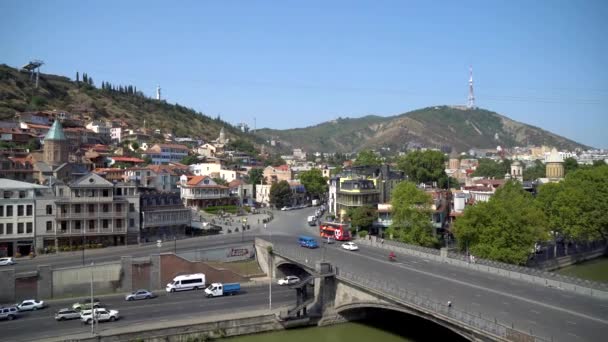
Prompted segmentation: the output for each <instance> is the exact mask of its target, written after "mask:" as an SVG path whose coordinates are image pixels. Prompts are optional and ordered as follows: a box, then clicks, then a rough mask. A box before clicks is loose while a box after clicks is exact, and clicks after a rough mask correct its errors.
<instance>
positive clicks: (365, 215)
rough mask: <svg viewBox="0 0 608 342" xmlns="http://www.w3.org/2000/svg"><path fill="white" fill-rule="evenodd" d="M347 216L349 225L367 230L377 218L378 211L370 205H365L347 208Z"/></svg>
mask: <svg viewBox="0 0 608 342" xmlns="http://www.w3.org/2000/svg"><path fill="white" fill-rule="evenodd" d="M347 216H348V217H349V218H350V224H351V226H353V227H356V228H359V229H362V230H366V231H369V229H370V228H371V227H372V224H373V223H374V221H375V220H376V218H378V211H377V210H376V208H374V207H372V206H370V205H365V206H362V207H356V208H352V209H350V210H348V212H347Z"/></svg>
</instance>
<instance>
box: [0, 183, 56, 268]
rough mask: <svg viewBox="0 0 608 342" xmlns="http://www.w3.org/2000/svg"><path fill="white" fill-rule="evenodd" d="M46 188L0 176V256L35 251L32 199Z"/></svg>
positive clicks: (34, 212)
mask: <svg viewBox="0 0 608 342" xmlns="http://www.w3.org/2000/svg"><path fill="white" fill-rule="evenodd" d="M47 190H48V187H45V186H42V185H36V184H32V183H26V182H20V181H15V180H12V179H0V193H1V196H0V257H4V256H10V257H16V256H21V255H29V254H30V253H35V251H36V241H35V234H36V232H35V229H34V227H35V226H36V198H37V197H41V196H43V195H44V192H45V191H47Z"/></svg>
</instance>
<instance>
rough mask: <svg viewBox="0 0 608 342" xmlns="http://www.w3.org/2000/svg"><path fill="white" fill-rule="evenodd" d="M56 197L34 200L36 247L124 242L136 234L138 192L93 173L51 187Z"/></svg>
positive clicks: (137, 227) (137, 234)
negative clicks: (35, 202)
mask: <svg viewBox="0 0 608 342" xmlns="http://www.w3.org/2000/svg"><path fill="white" fill-rule="evenodd" d="M53 190H54V194H55V196H53V197H49V198H42V199H40V200H38V201H37V204H36V215H37V216H38V217H39V219H38V220H37V224H36V240H37V246H40V247H42V248H44V247H48V246H52V247H55V248H57V247H60V246H72V245H82V244H83V243H84V244H92V243H94V244H103V245H110V246H116V245H124V244H127V243H128V242H129V243H136V242H137V238H138V236H139V226H140V224H139V215H140V210H139V192H138V189H137V187H136V186H135V185H130V184H125V183H116V184H114V183H112V182H110V181H108V180H106V179H104V178H103V177H101V176H100V175H97V174H95V173H89V174H86V175H84V176H82V177H80V178H79V179H77V180H75V181H72V182H70V183H68V184H63V183H61V184H60V183H58V184H56V185H55V186H54V189H53Z"/></svg>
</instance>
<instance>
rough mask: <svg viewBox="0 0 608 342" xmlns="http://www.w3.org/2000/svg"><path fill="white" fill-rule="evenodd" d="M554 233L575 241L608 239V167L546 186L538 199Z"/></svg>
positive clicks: (541, 189)
mask: <svg viewBox="0 0 608 342" xmlns="http://www.w3.org/2000/svg"><path fill="white" fill-rule="evenodd" d="M537 202H538V204H539V207H540V208H542V209H543V210H544V212H545V213H546V214H547V215H549V216H550V217H549V224H550V226H551V228H552V229H554V230H555V231H557V232H559V233H561V234H562V235H563V236H564V237H566V238H568V239H572V240H575V241H593V240H598V239H602V240H604V241H606V240H607V239H608V215H606V212H608V166H606V165H604V166H598V167H592V168H582V169H579V170H577V171H574V172H572V173H570V174H568V176H566V178H565V179H564V181H562V182H560V183H558V184H555V185H551V184H547V185H543V186H542V187H541V188H540V189H539V194H538V198H537Z"/></svg>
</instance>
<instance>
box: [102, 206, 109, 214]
mask: <svg viewBox="0 0 608 342" xmlns="http://www.w3.org/2000/svg"><path fill="white" fill-rule="evenodd" d="M101 210H103V212H104V213H107V212H109V211H110V205H109V204H104V205H103V206H102V207H101Z"/></svg>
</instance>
